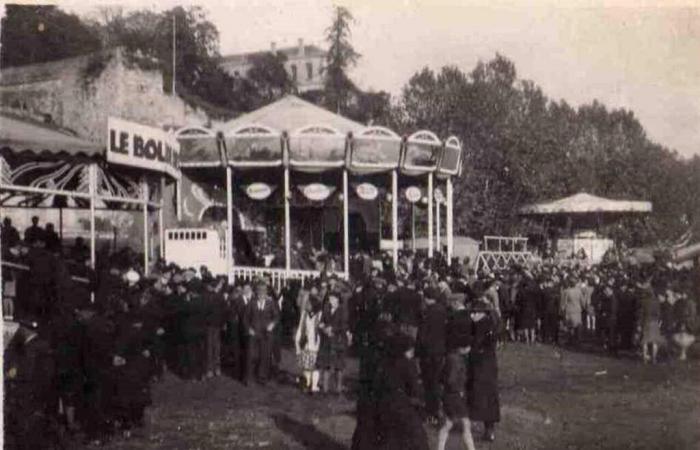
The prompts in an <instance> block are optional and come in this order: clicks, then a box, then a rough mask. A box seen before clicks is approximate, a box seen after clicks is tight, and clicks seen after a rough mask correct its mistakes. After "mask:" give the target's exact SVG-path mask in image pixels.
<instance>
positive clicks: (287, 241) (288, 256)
mask: <svg viewBox="0 0 700 450" xmlns="http://www.w3.org/2000/svg"><path fill="white" fill-rule="evenodd" d="M289 221H290V218H289V167H285V168H284V268H285V269H286V270H287V271H289V270H291V269H292V242H291V232H290V229H289V226H290V224H289Z"/></svg>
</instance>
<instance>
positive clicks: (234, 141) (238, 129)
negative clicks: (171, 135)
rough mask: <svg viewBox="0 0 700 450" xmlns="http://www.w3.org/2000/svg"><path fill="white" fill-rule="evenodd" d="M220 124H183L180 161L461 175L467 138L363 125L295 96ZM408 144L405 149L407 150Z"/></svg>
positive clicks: (187, 164)
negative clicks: (403, 132)
mask: <svg viewBox="0 0 700 450" xmlns="http://www.w3.org/2000/svg"><path fill="white" fill-rule="evenodd" d="M220 131H221V133H217V132H216V131H214V130H210V129H205V128H200V127H189V128H183V129H181V130H178V131H177V133H176V135H177V138H178V140H179V141H180V145H181V149H182V152H181V155H180V161H181V167H185V168H187V167H189V168H197V167H212V166H221V165H224V164H229V165H231V166H233V167H238V168H264V167H279V166H282V165H287V166H289V167H291V168H293V169H294V170H298V171H302V172H322V171H325V170H329V169H337V168H342V167H347V168H348V169H349V170H350V171H351V172H353V173H356V174H371V173H378V172H386V171H389V170H394V169H397V168H400V169H401V171H402V173H404V174H407V175H420V174H426V173H429V172H434V173H436V174H437V175H438V176H442V177H449V176H453V175H458V174H459V172H460V167H461V151H462V149H461V145H460V143H459V140H458V139H457V138H456V137H454V136H452V137H450V138H448V139H447V140H446V141H445V142H443V141H442V140H441V139H440V138H438V137H437V136H436V135H435V134H434V133H432V132H430V131H428V130H420V131H417V132H415V133H413V134H412V135H411V136H409V137H407V138H406V139H402V138H401V137H400V136H399V135H397V134H396V133H395V132H393V131H392V130H389V129H387V128H384V127H375V126H369V127H367V126H364V125H362V124H361V123H358V122H355V121H352V120H350V119H348V118H346V117H343V116H341V115H338V114H335V113H333V112H331V111H328V110H326V109H323V108H320V107H318V106H316V105H314V104H312V103H309V102H307V101H304V100H302V99H300V98H298V97H295V96H293V95H288V96H286V97H284V98H282V99H280V100H278V101H277V102H275V103H272V104H270V105H267V106H265V107H263V108H260V109H258V110H256V111H253V112H250V113H248V114H244V115H242V116H240V117H238V118H237V119H235V120H232V121H230V122H227V123H226V124H224V125H223V127H222V129H221V130H220ZM402 150H403V151H402Z"/></svg>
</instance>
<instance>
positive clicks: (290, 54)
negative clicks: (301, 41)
mask: <svg viewBox="0 0 700 450" xmlns="http://www.w3.org/2000/svg"><path fill="white" fill-rule="evenodd" d="M275 51H276V52H277V53H282V54H284V55H286V56H287V58H288V59H293V58H296V57H298V56H299V47H298V46H292V47H283V48H278V49H276V50H275ZM269 52H270V51H269V50H267V51H255V52H248V53H235V54H231V55H225V56H222V57H221V62H222V63H231V64H244V63H246V62H248V59H249V58H251V57H253V56H259V55H264V54H265V53H269ZM304 56H305V57H317V56H320V57H325V56H326V51H325V50H323V49H322V48H320V47H318V46H316V45H305V46H304Z"/></svg>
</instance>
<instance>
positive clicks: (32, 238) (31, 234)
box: [24, 216, 44, 245]
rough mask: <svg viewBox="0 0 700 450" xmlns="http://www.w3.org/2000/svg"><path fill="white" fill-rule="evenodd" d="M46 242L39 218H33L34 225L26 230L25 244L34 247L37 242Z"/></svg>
mask: <svg viewBox="0 0 700 450" xmlns="http://www.w3.org/2000/svg"><path fill="white" fill-rule="evenodd" d="M43 240H44V229H43V228H41V227H40V226H39V217H37V216H34V217H32V224H31V226H29V227H28V228H27V229H26V230H24V242H26V243H27V244H28V245H32V244H33V243H34V242H36V241H43Z"/></svg>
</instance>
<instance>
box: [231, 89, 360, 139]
mask: <svg viewBox="0 0 700 450" xmlns="http://www.w3.org/2000/svg"><path fill="white" fill-rule="evenodd" d="M253 124H256V125H265V126H267V127H270V128H273V129H275V130H277V131H288V132H292V131H294V130H296V129H298V128H301V127H303V126H306V125H327V126H330V127H332V128H335V129H337V130H338V131H340V132H341V133H344V134H346V133H348V132H353V133H357V132H359V131H361V130H363V129H364V128H365V126H364V125H362V124H361V123H359V122H355V121H353V120H350V119H348V118H345V117H343V116H341V115H339V114H335V113H333V112H331V111H328V110H327V109H323V108H321V107H319V106H316V105H314V104H313V103H309V102H307V101H305V100H302V99H300V98H299V97H297V96H294V95H287V96H285V97H283V98H281V99H280V100H277V101H276V102H274V103H271V104H269V105H267V106H263V107H262V108H260V109H257V110H255V111H252V112H249V113H247V114H243V115H242V116H240V117H238V118H236V119H233V120H231V121H229V122H226V123H225V124H224V126H223V129H224V130H225V131H228V130H234V129H236V128H239V127H242V126H244V125H253Z"/></svg>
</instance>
